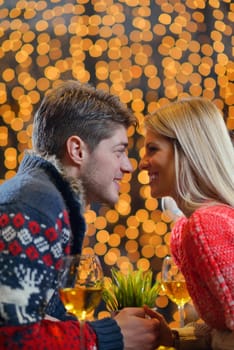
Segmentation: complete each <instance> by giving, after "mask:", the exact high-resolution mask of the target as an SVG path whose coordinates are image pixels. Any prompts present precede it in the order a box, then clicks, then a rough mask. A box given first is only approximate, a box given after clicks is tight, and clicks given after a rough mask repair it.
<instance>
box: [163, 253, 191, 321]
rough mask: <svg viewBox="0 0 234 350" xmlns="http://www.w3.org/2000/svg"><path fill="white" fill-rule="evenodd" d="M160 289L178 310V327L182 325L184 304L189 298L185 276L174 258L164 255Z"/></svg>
mask: <svg viewBox="0 0 234 350" xmlns="http://www.w3.org/2000/svg"><path fill="white" fill-rule="evenodd" d="M162 289H163V290H164V292H165V293H166V295H167V296H168V298H169V299H170V300H171V301H173V302H174V303H175V304H176V305H177V307H178V311H179V319H180V327H181V328H182V327H184V305H185V304H186V303H187V302H188V301H189V300H190V295H189V293H188V290H187V287H186V282H185V278H184V276H183V274H182V272H181V271H180V270H179V268H178V267H177V265H176V264H175V262H174V260H173V259H172V257H170V256H166V257H165V258H164V260H163V265H162Z"/></svg>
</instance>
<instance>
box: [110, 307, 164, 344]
mask: <svg viewBox="0 0 234 350" xmlns="http://www.w3.org/2000/svg"><path fill="white" fill-rule="evenodd" d="M115 320H116V322H117V323H118V325H119V327H120V328H121V332H122V334H123V338H124V349H125V350H138V349H139V350H142V349H144V350H154V349H155V348H156V347H157V346H158V344H159V342H158V338H159V330H160V321H159V320H158V319H157V318H150V317H146V312H145V310H144V309H143V308H135V307H130V308H125V309H123V310H121V311H120V312H119V313H118V314H117V315H116V316H115Z"/></svg>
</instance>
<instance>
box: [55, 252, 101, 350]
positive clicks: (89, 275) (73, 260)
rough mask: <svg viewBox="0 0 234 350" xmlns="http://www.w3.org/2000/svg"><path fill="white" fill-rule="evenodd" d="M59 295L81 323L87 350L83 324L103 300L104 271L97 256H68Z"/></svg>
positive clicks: (63, 262)
mask: <svg viewBox="0 0 234 350" xmlns="http://www.w3.org/2000/svg"><path fill="white" fill-rule="evenodd" d="M60 271H61V273H60V278H59V294H60V297H61V300H62V302H63V304H64V306H65V308H66V310H67V312H68V313H70V314H72V315H74V316H75V317H76V318H77V319H78V320H79V321H80V333H81V349H85V346H84V337H83V323H84V321H85V320H86V316H87V314H89V313H91V312H93V311H94V310H95V309H96V308H97V306H98V305H99V303H100V301H101V298H102V289H103V279H104V277H103V270H102V267H101V264H100V261H99V259H98V257H97V256H96V255H84V254H83V255H82V254H81V255H68V256H65V257H64V258H63V260H62V266H61V269H60Z"/></svg>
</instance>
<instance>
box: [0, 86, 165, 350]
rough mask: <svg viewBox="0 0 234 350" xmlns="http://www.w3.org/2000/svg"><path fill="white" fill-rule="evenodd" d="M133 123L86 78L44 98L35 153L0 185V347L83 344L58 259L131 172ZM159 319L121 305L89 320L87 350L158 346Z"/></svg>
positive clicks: (77, 244) (72, 248)
mask: <svg viewBox="0 0 234 350" xmlns="http://www.w3.org/2000/svg"><path fill="white" fill-rule="evenodd" d="M135 124H136V119H135V117H134V116H133V115H132V113H131V112H130V111H128V110H127V109H126V108H125V107H124V106H123V105H122V104H121V103H120V101H119V100H118V99H117V98H116V97H114V96H111V95H109V94H108V93H106V92H103V91H99V90H96V89H94V88H93V87H91V86H90V85H82V84H80V83H78V82H75V81H68V82H65V83H63V84H61V85H60V86H59V87H57V88H55V89H53V90H51V91H50V92H49V93H48V94H47V95H46V96H45V98H44V99H43V101H42V103H41V105H40V107H39V109H38V111H37V112H36V114H35V119H34V129H33V130H34V131H33V152H31V153H30V152H28V153H27V154H26V155H25V157H24V159H23V160H22V162H21V164H20V167H19V170H18V173H17V175H16V176H15V177H14V178H12V179H11V180H9V181H6V182H5V183H4V184H3V185H2V186H1V187H0V252H1V255H0V281H1V283H0V325H1V328H0V348H1V349H10V350H15V349H24V350H27V349H37V350H40V349H55V350H56V349H68V350H69V349H79V348H80V340H79V333H80V332H79V323H78V322H77V321H74V320H73V319H69V318H68V317H67V316H66V314H65V309H64V307H63V305H62V304H61V302H60V300H59V297H58V293H57V286H58V268H59V263H60V262H61V258H62V256H63V255H67V254H76V253H80V252H81V248H82V242H83V238H84V232H85V222H84V217H83V209H84V206H85V205H86V204H88V203H90V202H91V201H99V202H103V203H109V204H114V203H115V202H117V200H118V193H119V182H120V181H121V179H122V177H123V175H124V174H125V173H129V172H132V166H131V163H130V161H129V159H128V157H127V154H126V150H127V146H128V139H127V129H128V127H129V126H130V125H135ZM46 314H47V315H48V316H46ZM58 320H59V321H58ZM159 324H160V322H159V321H158V320H156V319H154V318H152V319H150V318H145V311H144V310H143V309H141V308H129V309H124V310H122V311H120V312H119V314H118V315H117V316H116V318H115V319H112V318H105V319H103V320H98V321H94V322H90V323H87V324H86V325H85V342H86V348H87V349H95V348H98V349H100V350H108V349H116V350H118V349H129V350H130V349H144V350H147V349H154V348H155V347H156V345H157V343H158V340H157V336H158V328H159Z"/></svg>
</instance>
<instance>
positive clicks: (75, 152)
mask: <svg viewBox="0 0 234 350" xmlns="http://www.w3.org/2000/svg"><path fill="white" fill-rule="evenodd" d="M85 148H86V147H85V143H84V142H83V141H82V139H81V138H80V137H79V136H76V135H72V136H70V137H69V138H68V139H67V141H66V151H67V155H68V157H69V158H70V161H71V162H72V163H75V164H76V165H78V164H81V162H82V161H83V159H84V153H85Z"/></svg>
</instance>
